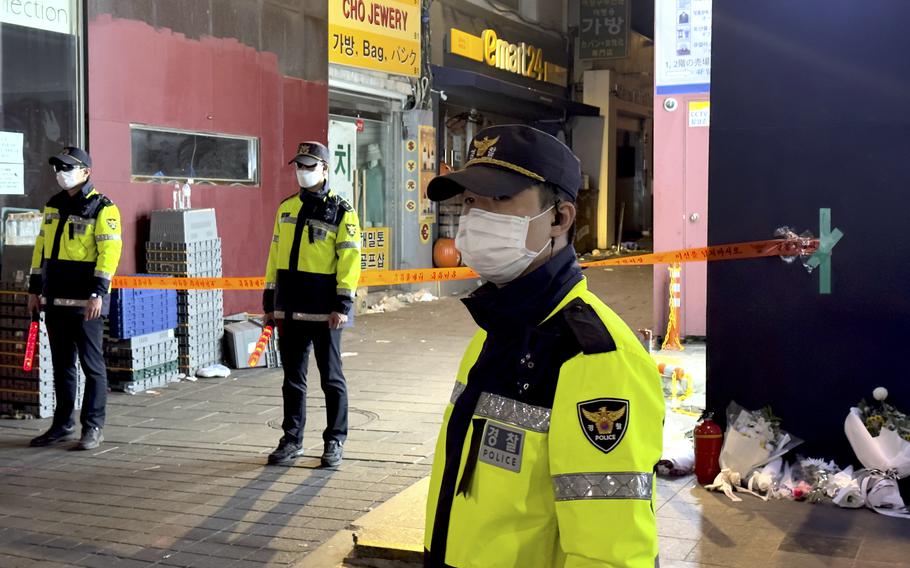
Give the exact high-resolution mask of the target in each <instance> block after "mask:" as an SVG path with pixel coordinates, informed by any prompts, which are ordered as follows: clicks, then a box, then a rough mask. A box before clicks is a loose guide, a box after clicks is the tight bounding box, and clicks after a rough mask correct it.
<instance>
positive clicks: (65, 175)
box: [57, 168, 85, 189]
mask: <svg viewBox="0 0 910 568" xmlns="http://www.w3.org/2000/svg"><path fill="white" fill-rule="evenodd" d="M83 181H85V180H84V179H83V178H82V169H81V168H74V169H72V170H70V171H68V172H57V184H58V185H59V186H60V187H62V188H63V189H73V188H74V187H76V186H77V185H79V184H80V183H82V182H83Z"/></svg>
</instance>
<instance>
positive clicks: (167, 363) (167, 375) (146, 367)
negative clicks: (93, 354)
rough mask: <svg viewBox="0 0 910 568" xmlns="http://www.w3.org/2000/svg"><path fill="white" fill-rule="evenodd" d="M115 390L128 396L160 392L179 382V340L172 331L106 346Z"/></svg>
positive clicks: (105, 357) (168, 330)
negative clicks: (158, 389)
mask: <svg viewBox="0 0 910 568" xmlns="http://www.w3.org/2000/svg"><path fill="white" fill-rule="evenodd" d="M104 359H105V361H106V362H107V366H108V372H107V380H108V383H110V385H111V389H112V390H118V391H123V392H126V393H129V394H136V393H138V392H143V391H147V390H149V389H154V388H161V387H163V386H166V385H167V384H168V383H172V382H174V381H176V380H177V372H178V371H177V364H178V363H177V361H178V350H177V338H176V336H175V335H174V330H173V329H167V330H163V331H157V332H154V333H147V334H145V335H137V336H134V337H131V338H129V339H112V340H110V341H108V342H106V343H105V345H104Z"/></svg>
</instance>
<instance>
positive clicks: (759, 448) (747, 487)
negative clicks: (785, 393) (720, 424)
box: [705, 402, 802, 501]
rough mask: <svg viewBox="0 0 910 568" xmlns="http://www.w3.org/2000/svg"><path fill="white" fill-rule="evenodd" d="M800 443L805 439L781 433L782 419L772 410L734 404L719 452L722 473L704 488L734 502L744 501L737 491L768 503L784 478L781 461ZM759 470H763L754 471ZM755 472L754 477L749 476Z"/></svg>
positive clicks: (729, 410) (730, 410)
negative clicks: (719, 492)
mask: <svg viewBox="0 0 910 568" xmlns="http://www.w3.org/2000/svg"><path fill="white" fill-rule="evenodd" d="M801 443H802V440H799V439H797V438H793V437H792V436H790V434H788V433H786V432H784V431H783V430H781V428H780V418H778V417H776V416H774V413H772V412H771V409H770V408H769V407H765V408H763V409H762V410H754V411H752V410H746V409H745V408H743V407H741V406H740V405H738V404H736V403H735V402H731V403H730V405H729V406H728V407H727V432H726V434H725V436H724V445H723V448H721V451H720V460H719V462H720V467H721V472H720V474H719V475H718V476H717V478H716V479H715V480H714V483H712V484H710V485H707V486H705V488H706V489H708V490H712V491H718V490H719V491H723V492H724V493H725V494H726V495H727V497H729V498H730V499H731V500H732V501H741V499H740V498H739V497H736V496H735V495H734V493H735V492H743V493H749V494H751V495H755V496H756V497H759V498H761V499H764V500H765V501H767V500H768V499H769V498H770V497H777V496H778V495H777V492H776V491H775V489H774V485H775V484H776V483H777V480H778V479H779V478H780V476H781V464H780V461H779V459H778V458H781V457H782V456H783V455H784V454H786V453H787V452H789V451H790V450H791V449H793V448H795V447H796V446H798V445H800V444H801ZM776 460H777V461H776ZM771 462H774V463H771ZM762 466H765V467H764V468H762ZM758 468H762V469H761V471H755V470H757V469H758ZM753 471H755V474H753V475H750V474H752V472H753Z"/></svg>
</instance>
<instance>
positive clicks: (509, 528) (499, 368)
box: [425, 256, 664, 568]
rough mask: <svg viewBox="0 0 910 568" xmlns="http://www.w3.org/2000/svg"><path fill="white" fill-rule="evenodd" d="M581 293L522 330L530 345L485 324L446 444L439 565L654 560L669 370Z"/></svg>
mask: <svg viewBox="0 0 910 568" xmlns="http://www.w3.org/2000/svg"><path fill="white" fill-rule="evenodd" d="M570 261H571V262H573V263H574V256H572V257H571V259H570ZM578 278H579V279H580V276H579V277H578ZM573 282H577V283H575V284H574V286H572V284H573ZM569 287H571V288H570V291H569V292H568V293H567V294H565V292H561V293H562V294H565V295H564V297H563V298H562V301H561V302H559V304H558V307H557V308H556V310H555V311H554V312H553V313H552V314H551V315H550V317H549V318H548V319H546V321H544V322H543V323H541V324H540V325H538V326H536V327H535V326H531V327H529V328H528V329H525V330H522V329H515V330H514V334H515V335H518V336H523V337H524V339H521V338H520V337H519V339H517V340H509V339H507V340H505V341H500V342H499V343H497V340H496V339H495V338H494V336H493V334H490V335H488V334H487V332H485V331H481V332H479V333H478V334H477V335H476V336H475V337H474V339H473V341H472V342H471V344H470V346H469V347H468V350H467V352H466V353H465V355H464V359H463V360H462V363H461V367H460V369H459V372H458V377H457V382H456V383H455V390H454V392H453V393H452V400H451V402H450V404H449V405H448V407H447V409H446V412H445V417H444V422H443V425H442V430H441V432H440V435H439V439H438V443H437V446H436V454H435V461H434V463H433V473H432V478H431V484H430V491H429V498H428V502H427V524H426V533H425V546H426V549H427V551H426V560H427V566H432V567H446V566H452V567H460V568H461V567H477V568H481V567H482V568H496V567H521V568H533V567H567V568H568V567H572V568H574V567H582V566H590V567H594V566H597V567H629V568H653V566H654V565H655V562H656V559H657V553H658V547H657V529H656V521H655V513H654V487H655V486H654V477H653V473H654V468H655V466H656V464H657V462H658V461H659V460H660V457H661V451H662V426H663V418H664V399H663V392H662V389H661V383H660V378H659V376H658V373H657V370H656V367H655V364H654V362H653V361H652V360H651V358H650V357H649V356H648V354H647V352H646V351H645V350H644V348H643V347H642V345H641V343H639V341H638V339H637V338H636V337H635V335H634V334H633V333H632V331H631V330H630V329H629V328H628V326H626V325H625V323H623V321H622V320H621V319H620V318H619V317H618V316H617V315H616V314H615V313H614V312H613V311H612V310H610V308H608V307H607V306H606V305H604V304H603V303H602V302H601V301H600V300H599V299H598V298H597V297H596V296H595V295H594V294H592V293H591V292H589V291H588V290H587V283H586V281H585V280H584V279H580V281H578V280H575V281H569V282H568V284H567V286H566V288H569ZM508 289H509V288H508V286H507V287H506V288H504V289H502V291H507V290H508ZM466 303H468V302H467V301H466ZM544 309H546V308H544ZM476 317H477V316H476V315H475V319H476ZM505 335H509V333H508V332H507V333H506V334H505ZM504 345H507V346H509V347H505V348H504V347H503V346H504Z"/></svg>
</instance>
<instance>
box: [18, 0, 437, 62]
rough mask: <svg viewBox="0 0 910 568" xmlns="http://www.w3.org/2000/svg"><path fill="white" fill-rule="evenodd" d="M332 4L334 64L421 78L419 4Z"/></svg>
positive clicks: (384, 0) (403, 0) (396, 0)
mask: <svg viewBox="0 0 910 568" xmlns="http://www.w3.org/2000/svg"><path fill="white" fill-rule="evenodd" d="M0 1H2V0H0ZM328 1H329V61H330V62H331V63H340V64H342V65H349V66H351V67H360V68H362V69H372V70H374V71H384V72H386V73H395V74H398V75H407V76H410V77H419V76H420V62H421V57H420V2H419V0H328Z"/></svg>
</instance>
